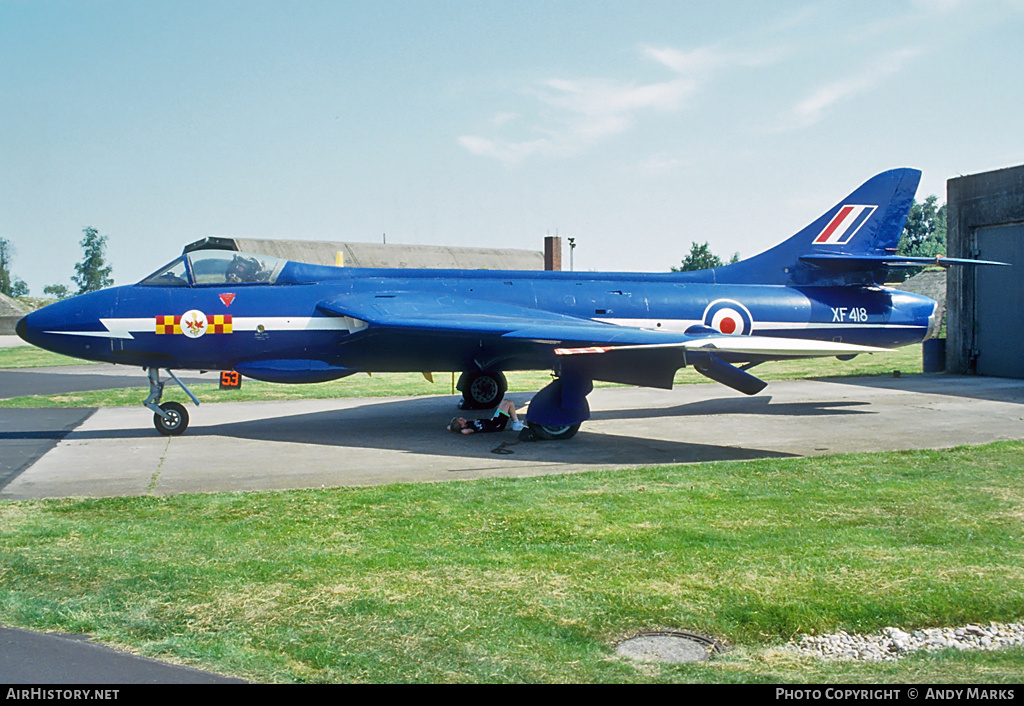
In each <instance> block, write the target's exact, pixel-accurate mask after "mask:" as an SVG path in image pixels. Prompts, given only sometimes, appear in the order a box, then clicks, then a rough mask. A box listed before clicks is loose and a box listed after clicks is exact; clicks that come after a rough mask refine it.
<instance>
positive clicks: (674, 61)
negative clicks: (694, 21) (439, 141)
mask: <svg viewBox="0 0 1024 706" xmlns="http://www.w3.org/2000/svg"><path fill="white" fill-rule="evenodd" d="M641 54H642V55H643V56H644V57H646V58H648V59H652V60H653V61H655V62H656V63H658V64H660V65H661V66H663V67H664V68H666V69H669V70H670V71H671V72H672V74H674V75H673V76H671V77H670V78H668V79H667V80H664V81H656V82H649V83H642V82H638V81H623V80H616V79H608V78H585V79H564V78H550V79H547V80H545V81H541V82H539V83H536V84H534V85H532V86H530V87H529V88H527V89H526V90H525V91H524V94H525V95H527V96H530V97H532V98H533V99H534V101H535V106H534V107H535V111H534V112H533V117H532V118H524V117H523V115H524V113H526V112H527V111H520V112H518V113H499V114H498V116H497V117H495V118H494V119H492V121H491V124H492V127H494V128H496V129H501V128H502V127H504V126H505V125H506V123H510V122H511V120H510V119H509V118H508V117H504V116H514V117H515V118H516V123H517V124H516V127H519V128H521V129H524V130H526V131H527V132H528V133H533V135H532V136H528V137H526V138H524V139H522V140H518V141H517V140H513V139H501V138H490V137H482V136H479V135H463V136H461V137H459V144H461V145H462V146H463V148H465V149H466V150H468V151H469V152H471V153H473V154H476V155H480V156H486V157H494V158H497V159H499V160H501V161H502V162H504V163H505V164H507V165H514V164H518V163H519V162H521V161H522V160H524V159H526V158H528V157H531V156H533V155H540V154H549V155H551V154H554V155H563V156H564V155H571V154H578V153H581V152H584V151H586V150H588V149H590V148H591V147H593V146H594V145H595V144H597V143H599V142H601V141H603V140H606V139H608V138H611V137H614V136H615V135H619V134H622V133H625V132H627V131H629V130H631V129H632V128H634V127H635V126H636V125H637V123H638V122H639V121H640V120H641V119H642V117H643V116H644V115H647V114H650V113H654V112H662V113H673V112H678V111H680V110H682V109H683V108H684V107H685V106H686V105H687V102H688V101H689V100H690V99H692V97H693V95H694V94H695V93H696V92H697V91H698V90H699V89H700V88H701V87H702V86H703V85H705V84H706V83H707V82H708V81H709V80H710V77H711V74H712V73H713V72H714V71H716V70H718V69H721V68H723V67H728V66H734V65H744V66H752V65H758V64H762V63H765V62H767V61H770V60H771V55H768V54H763V55H755V54H727V53H724V52H721V51H719V50H717V49H715V48H711V47H702V48H698V49H694V50H691V51H688V52H683V51H679V50H678V49H674V48H671V47H667V48H654V47H646V48H643V49H642V51H641ZM537 136H539V137H537Z"/></svg>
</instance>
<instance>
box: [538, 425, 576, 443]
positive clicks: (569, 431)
mask: <svg viewBox="0 0 1024 706" xmlns="http://www.w3.org/2000/svg"><path fill="white" fill-rule="evenodd" d="M529 424H530V429H532V430H533V433H534V434H536V436H537V438H538V439H543V440H544V441H565V440H566V439H571V438H572V437H574V436H576V432H578V431H579V430H580V424H579V423H577V424H569V425H567V426H561V427H549V426H544V425H543V424H535V423H533V422H529Z"/></svg>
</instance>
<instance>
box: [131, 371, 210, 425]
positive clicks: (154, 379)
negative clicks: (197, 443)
mask: <svg viewBox="0 0 1024 706" xmlns="http://www.w3.org/2000/svg"><path fill="white" fill-rule="evenodd" d="M147 373H148V375H149V397H147V398H146V401H145V402H143V403H142V404H143V405H144V406H146V407H148V408H149V409H151V410H153V426H154V427H156V430H157V431H158V432H160V433H161V434H163V435H164V436H180V435H181V434H183V433H185V430H186V429H188V410H186V409H185V407H184V405H181V404H178V403H177V402H164V403H163V404H160V398H161V397H163V394H164V385H165V384H166V383H164V382H162V381H161V380H160V370H159V369H158V368H150V369H149V370H148V371H147ZM167 374H168V375H170V376H171V379H173V380H174V382H176V383H178V385H179V387H181V389H182V390H184V391H185V394H186V395H188V396H189V397H190V398H191V399H192V401H193V402H195V404H196V406H197V407H198V406H199V400H198V398H196V396H195V395H193V394H192V392H191V391H190V390H189V389H188V388H187V387H185V385H184V383H182V381H181V380H179V379H178V378H177V377H176V376H175V374H174V373H172V372H171V371H170V370H169V369H168V370H167Z"/></svg>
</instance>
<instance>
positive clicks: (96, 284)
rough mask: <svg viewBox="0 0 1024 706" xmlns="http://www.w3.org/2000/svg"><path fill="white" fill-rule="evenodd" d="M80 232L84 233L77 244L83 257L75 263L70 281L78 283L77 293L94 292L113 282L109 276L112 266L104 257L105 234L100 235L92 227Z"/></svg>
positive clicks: (105, 247) (105, 246)
mask: <svg viewBox="0 0 1024 706" xmlns="http://www.w3.org/2000/svg"><path fill="white" fill-rule="evenodd" d="M82 233H84V234H85V235H84V237H83V238H82V241H81V242H80V243H79V245H81V246H82V254H83V256H84V257H83V259H82V261H81V262H79V263H78V264H76V265H75V272H76V273H77V274H75V275H73V276H72V277H71V281H72V282H74V283H75V284H77V285H78V292H77V293H78V294H84V293H86V292H95V291H96V290H98V289H103V288H104V287H109V286H110V285H112V284H113V283H114V279H113V278H112V277H111V276H110V272H111V270H112V269H113V268H112V267H111V266H110V265H107V263H106V260H105V259H104V251H105V250H106V249H107V236H105V235H100V234H99V231H97V230H96V229H95V228H92V227H88V228H85V229H84V230H83V231H82Z"/></svg>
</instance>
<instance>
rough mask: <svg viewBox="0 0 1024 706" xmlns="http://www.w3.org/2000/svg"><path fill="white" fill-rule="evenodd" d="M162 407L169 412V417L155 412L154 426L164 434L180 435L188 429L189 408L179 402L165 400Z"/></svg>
mask: <svg viewBox="0 0 1024 706" xmlns="http://www.w3.org/2000/svg"><path fill="white" fill-rule="evenodd" d="M160 409H162V410H163V411H164V412H166V413H167V416H168V417H169V418H168V419H164V418H163V417H161V416H160V415H159V414H156V413H154V414H153V426H155V427H156V430H157V431H158V432H160V433H161V434H163V435H164V436H180V435H181V434H182V433H183V432H184V431H185V430H186V429H188V410H186V409H185V407H184V406H182V405H180V404H178V403H177V402H164V403H163V404H162V405H160Z"/></svg>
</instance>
